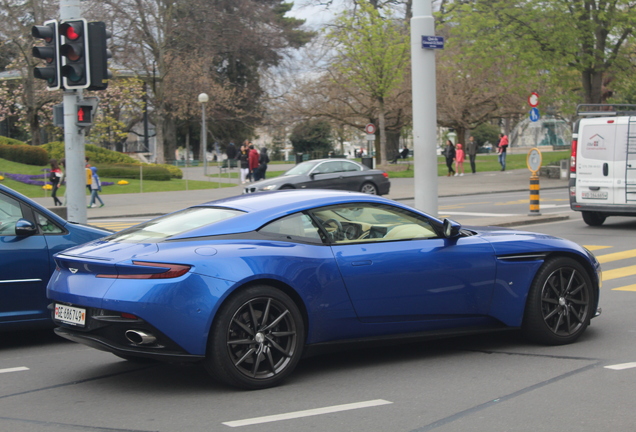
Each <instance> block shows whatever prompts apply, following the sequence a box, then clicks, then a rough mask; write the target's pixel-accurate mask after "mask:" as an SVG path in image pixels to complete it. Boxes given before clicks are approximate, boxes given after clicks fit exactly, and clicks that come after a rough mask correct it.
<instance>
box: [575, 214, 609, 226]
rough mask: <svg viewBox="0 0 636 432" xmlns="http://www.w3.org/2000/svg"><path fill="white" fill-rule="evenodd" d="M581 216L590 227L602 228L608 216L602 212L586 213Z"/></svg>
mask: <svg viewBox="0 0 636 432" xmlns="http://www.w3.org/2000/svg"><path fill="white" fill-rule="evenodd" d="M581 215H582V216H583V222H585V223H586V224H588V225H589V226H601V225H603V222H605V219H606V218H607V216H605V215H604V214H603V213H600V212H591V211H584V212H581Z"/></svg>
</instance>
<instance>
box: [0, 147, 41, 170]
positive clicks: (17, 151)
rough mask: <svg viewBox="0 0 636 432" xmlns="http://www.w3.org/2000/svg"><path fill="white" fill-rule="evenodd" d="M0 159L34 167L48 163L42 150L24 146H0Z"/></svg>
mask: <svg viewBox="0 0 636 432" xmlns="http://www.w3.org/2000/svg"><path fill="white" fill-rule="evenodd" d="M0 158H2V159H6V160H9V161H11V162H19V163H23V164H27V165H35V166H43V165H46V164H48V162H49V155H48V153H47V152H46V151H45V150H44V149H42V148H40V147H34V146H30V145H26V144H24V145H6V144H0Z"/></svg>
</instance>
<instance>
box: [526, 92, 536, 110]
mask: <svg viewBox="0 0 636 432" xmlns="http://www.w3.org/2000/svg"><path fill="white" fill-rule="evenodd" d="M528 105H530V106H531V107H532V108H534V107H536V106H538V105H539V94H538V93H536V92H532V94H531V95H530V96H528Z"/></svg>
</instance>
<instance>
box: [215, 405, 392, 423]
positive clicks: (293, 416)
mask: <svg viewBox="0 0 636 432" xmlns="http://www.w3.org/2000/svg"><path fill="white" fill-rule="evenodd" d="M392 403H393V402H389V401H386V400H383V399H376V400H370V401H366V402H356V403H350V404H344V405H334V406H330V407H324V408H316V409H310V410H305V411H295V412H290V413H286V414H276V415H271V416H265V417H255V418H251V419H245V420H236V421H230V422H224V423H223V424H224V425H226V426H229V427H239V426H249V425H255V424H260V423H270V422H275V421H281V420H290V419H296V418H302V417H310V416H315V415H321V414H330V413H335V412H340V411H349V410H354V409H359V408H370V407H374V406H380V405H388V404H392Z"/></svg>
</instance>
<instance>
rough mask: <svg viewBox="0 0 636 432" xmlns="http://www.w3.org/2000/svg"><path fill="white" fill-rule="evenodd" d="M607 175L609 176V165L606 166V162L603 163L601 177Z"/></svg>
mask: <svg viewBox="0 0 636 432" xmlns="http://www.w3.org/2000/svg"><path fill="white" fill-rule="evenodd" d="M608 174H609V165H608V163H607V162H605V163H604V164H603V175H604V176H605V177H607V175H608Z"/></svg>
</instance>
